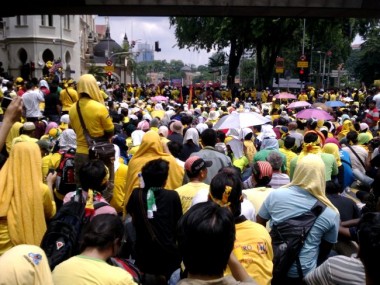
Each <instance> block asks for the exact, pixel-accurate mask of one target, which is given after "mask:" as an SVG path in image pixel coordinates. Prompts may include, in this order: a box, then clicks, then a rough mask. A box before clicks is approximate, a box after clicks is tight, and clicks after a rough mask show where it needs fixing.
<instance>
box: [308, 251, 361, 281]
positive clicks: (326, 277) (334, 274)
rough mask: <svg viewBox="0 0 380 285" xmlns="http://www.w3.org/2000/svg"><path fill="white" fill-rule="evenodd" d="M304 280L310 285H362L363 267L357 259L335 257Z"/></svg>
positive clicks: (341, 256)
mask: <svg viewBox="0 0 380 285" xmlns="http://www.w3.org/2000/svg"><path fill="white" fill-rule="evenodd" d="M304 280H305V282H306V284H310V285H314V284H318V285H334V284H336V285H338V284H342V285H343V284H344V285H363V284H365V273H364V266H363V263H362V262H361V261H360V260H359V259H358V258H354V257H347V256H344V255H337V256H333V257H330V258H329V259H327V260H326V261H325V262H324V263H323V264H321V265H320V266H319V267H317V268H316V269H315V270H313V271H311V272H310V273H309V274H307V275H306V277H305V279H304Z"/></svg>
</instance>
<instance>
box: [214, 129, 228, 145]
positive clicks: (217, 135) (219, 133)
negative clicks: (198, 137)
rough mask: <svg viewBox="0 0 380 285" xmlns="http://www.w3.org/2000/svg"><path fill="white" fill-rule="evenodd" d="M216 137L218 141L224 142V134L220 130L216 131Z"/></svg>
mask: <svg viewBox="0 0 380 285" xmlns="http://www.w3.org/2000/svg"><path fill="white" fill-rule="evenodd" d="M216 137H217V138H218V139H219V141H220V142H222V143H223V142H224V140H225V139H226V134H225V133H224V132H222V131H221V130H218V131H216Z"/></svg>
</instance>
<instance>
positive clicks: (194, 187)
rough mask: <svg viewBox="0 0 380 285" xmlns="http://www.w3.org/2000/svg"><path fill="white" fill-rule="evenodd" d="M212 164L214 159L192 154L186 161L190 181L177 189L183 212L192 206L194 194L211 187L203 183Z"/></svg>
mask: <svg viewBox="0 0 380 285" xmlns="http://www.w3.org/2000/svg"><path fill="white" fill-rule="evenodd" d="M211 165H212V161H204V160H203V159H202V158H200V157H198V156H190V157H189V158H188V159H187V160H186V161H185V170H186V175H187V177H188V178H189V179H190V182H189V183H187V184H185V185H183V186H181V187H179V188H177V189H175V191H177V193H178V195H179V198H180V199H181V205H182V213H183V214H185V213H186V212H187V210H188V209H189V208H190V206H191V202H192V200H193V198H194V196H195V195H196V194H197V193H198V192H199V191H200V190H202V189H207V191H208V189H209V187H210V186H209V185H208V184H206V183H203V181H204V180H205V179H206V177H207V167H210V166H211Z"/></svg>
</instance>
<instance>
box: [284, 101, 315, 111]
mask: <svg viewBox="0 0 380 285" xmlns="http://www.w3.org/2000/svg"><path fill="white" fill-rule="evenodd" d="M310 106H311V104H310V103H309V102H306V101H296V102H293V103H291V104H289V106H288V107H287V108H288V109H295V108H303V107H310Z"/></svg>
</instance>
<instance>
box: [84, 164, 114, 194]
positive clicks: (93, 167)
mask: <svg viewBox="0 0 380 285" xmlns="http://www.w3.org/2000/svg"><path fill="white" fill-rule="evenodd" d="M108 180H109V170H108V168H107V167H106V166H105V164H104V162H103V161H101V160H91V161H89V162H87V163H86V164H84V165H83V166H82V167H81V168H80V169H79V181H80V184H81V186H82V189H83V190H84V191H88V190H89V189H92V190H95V191H99V192H102V191H103V190H104V189H105V187H106V186H107V183H108Z"/></svg>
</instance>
